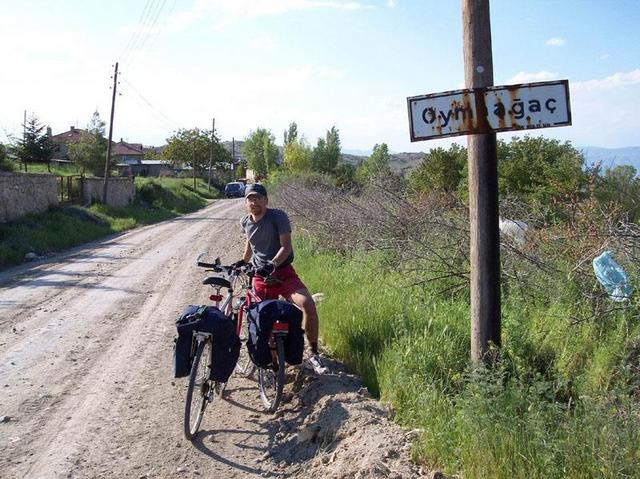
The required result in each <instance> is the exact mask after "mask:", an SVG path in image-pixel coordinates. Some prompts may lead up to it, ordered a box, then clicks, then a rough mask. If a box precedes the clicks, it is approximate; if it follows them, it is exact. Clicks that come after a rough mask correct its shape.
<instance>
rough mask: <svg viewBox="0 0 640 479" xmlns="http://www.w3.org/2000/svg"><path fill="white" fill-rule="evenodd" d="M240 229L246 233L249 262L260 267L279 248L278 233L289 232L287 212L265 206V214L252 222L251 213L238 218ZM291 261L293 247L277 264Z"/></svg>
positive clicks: (289, 225)
mask: <svg viewBox="0 0 640 479" xmlns="http://www.w3.org/2000/svg"><path fill="white" fill-rule="evenodd" d="M240 226H241V227H242V231H244V233H245V234H246V235H247V239H248V240H249V244H250V245H251V249H252V250H253V257H252V258H251V262H252V263H253V264H254V265H255V266H256V268H260V267H262V266H265V265H266V264H267V262H268V261H269V260H271V259H273V257H274V256H275V255H276V253H277V252H278V250H279V249H280V235H281V234H284V233H291V223H290V222H289V217H288V216H287V214H286V213H285V212H284V211H282V210H279V209H277V208H267V212H266V213H265V215H264V216H263V217H262V219H260V221H258V222H257V223H254V222H253V221H252V220H251V215H247V216H245V217H244V218H242V219H241V220H240ZM292 262H293V249H292V250H291V254H290V255H289V257H288V258H287V259H286V260H285V261H284V262H283V263H282V264H281V265H280V266H279V267H282V266H285V265H287V264H290V263H292Z"/></svg>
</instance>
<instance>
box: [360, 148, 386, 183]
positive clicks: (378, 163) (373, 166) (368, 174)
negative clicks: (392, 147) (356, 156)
mask: <svg viewBox="0 0 640 479" xmlns="http://www.w3.org/2000/svg"><path fill="white" fill-rule="evenodd" d="M389 160H390V158H389V148H388V147H387V144H386V143H381V144H380V145H375V146H374V147H373V152H372V153H371V156H369V158H367V159H366V160H364V161H363V162H362V163H361V164H360V165H359V166H358V169H357V170H356V179H357V180H358V181H360V182H361V183H364V182H366V181H368V180H369V179H371V178H374V177H377V176H385V175H389V174H390V173H391V166H390V164H389Z"/></svg>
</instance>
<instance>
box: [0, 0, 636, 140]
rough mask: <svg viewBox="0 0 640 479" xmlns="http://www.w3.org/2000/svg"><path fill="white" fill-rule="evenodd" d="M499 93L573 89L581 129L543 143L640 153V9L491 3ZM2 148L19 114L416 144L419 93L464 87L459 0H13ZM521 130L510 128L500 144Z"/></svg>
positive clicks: (582, 2) (3, 22)
mask: <svg viewBox="0 0 640 479" xmlns="http://www.w3.org/2000/svg"><path fill="white" fill-rule="evenodd" d="M491 22H492V25H491V26H492V38H493V65H494V83H495V84H496V85H503V84H510V83H523V82H530V81H543V80H557V79H568V80H569V88H570V92H571V108H572V113H573V125H572V126H570V127H563V128H552V129H544V130H537V131H535V132H533V133H534V134H541V135H545V136H548V137H553V138H559V139H561V140H570V141H571V142H572V143H573V144H574V145H576V146H587V145H589V146H601V147H627V146H638V145H640V139H639V138H638V137H639V135H638V132H639V131H640V111H639V107H640V28H639V26H640V0H615V1H614V0H610V1H606V0H535V1H534V0H529V1H517V0H513V1H511V0H493V1H492V2H491ZM0 55H1V57H2V59H3V68H2V69H0V141H6V139H7V135H10V134H14V135H19V134H20V132H21V123H22V117H23V112H24V110H25V109H26V110H27V111H28V112H29V113H31V112H34V113H35V114H36V115H37V116H38V117H39V118H40V119H41V121H42V122H43V123H46V124H48V125H50V126H51V127H52V130H53V132H54V133H59V132H62V131H65V130H67V129H68V128H69V126H70V125H75V126H79V127H84V126H85V125H86V124H87V123H88V121H89V119H90V117H91V114H92V112H93V111H94V110H95V109H96V108H97V109H98V111H99V113H100V115H101V116H102V118H103V119H104V120H105V121H107V122H108V117H109V110H110V99H111V90H110V85H111V79H110V77H111V75H112V73H113V66H112V65H113V64H114V63H115V62H116V61H118V62H119V63H120V69H121V71H122V75H121V78H120V85H119V87H118V89H119V91H120V92H121V93H122V95H120V96H118V97H117V103H116V114H115V125H114V133H113V136H114V138H115V139H120V138H124V139H125V140H128V141H131V142H142V143H144V144H146V145H159V144H163V143H164V142H165V139H166V138H167V137H168V136H170V135H171V133H172V132H173V131H175V130H176V129H178V128H192V127H200V128H210V125H211V119H212V117H215V118H216V131H217V133H218V134H219V135H220V136H221V137H222V138H223V139H224V140H227V139H231V137H235V138H236V139H243V138H244V137H246V135H247V134H248V133H249V132H250V131H251V130H253V129H255V128H256V127H258V126H261V127H265V128H268V129H270V130H271V131H272V132H273V133H274V135H275V137H276V141H277V143H281V142H282V132H283V130H284V129H285V128H286V127H287V125H288V124H289V123H290V122H291V121H296V122H297V123H298V127H299V131H301V132H302V133H303V134H304V135H305V137H306V139H307V140H308V142H309V143H310V144H312V145H314V144H315V143H316V141H317V138H318V137H319V136H322V135H324V134H325V132H326V130H327V129H328V128H330V127H331V126H333V125H335V126H336V127H337V128H338V129H339V130H340V136H341V140H342V145H343V148H344V149H357V150H370V149H371V148H372V147H373V145H374V144H376V143H382V142H385V143H387V144H388V145H389V148H390V149H391V150H392V151H426V150H428V149H429V148H433V147H436V146H447V145H448V144H450V143H451V142H452V141H457V142H460V143H464V142H465V141H466V140H465V139H464V137H458V138H454V139H443V140H431V141H427V142H416V143H411V142H410V140H409V125H408V120H407V107H406V98H407V97H408V96H415V95H421V94H426V93H435V92H440V91H446V90H454V89H459V88H464V66H463V52H462V25H461V4H460V2H459V1H458V0H414V1H410V0H395V1H393V0H349V1H342V0H195V1H193V0H137V1H132V0H111V1H110V2H108V3H107V2H101V1H89V0H82V1H80V0H57V1H56V0H48V1H44V0H43V1H35V0H3V1H2V2H0ZM509 136H510V134H507V133H501V134H499V137H500V138H505V139H506V138H508V137H509Z"/></svg>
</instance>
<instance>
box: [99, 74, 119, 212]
mask: <svg viewBox="0 0 640 479" xmlns="http://www.w3.org/2000/svg"><path fill="white" fill-rule="evenodd" d="M117 86H118V62H116V69H115V72H114V73H113V95H112V97H111V118H110V119H109V142H108V143H107V158H106V159H105V161H104V184H103V185H102V203H103V204H105V205H106V204H107V183H108V181H109V163H111V138H112V137H113V112H114V110H115V107H116V88H117Z"/></svg>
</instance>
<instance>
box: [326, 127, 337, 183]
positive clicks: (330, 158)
mask: <svg viewBox="0 0 640 479" xmlns="http://www.w3.org/2000/svg"><path fill="white" fill-rule="evenodd" d="M338 161H340V134H339V133H338V129H337V128H336V127H335V126H332V127H331V129H330V130H329V131H327V152H326V161H325V165H324V167H325V173H331V172H332V171H333V170H335V168H336V166H338Z"/></svg>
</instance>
